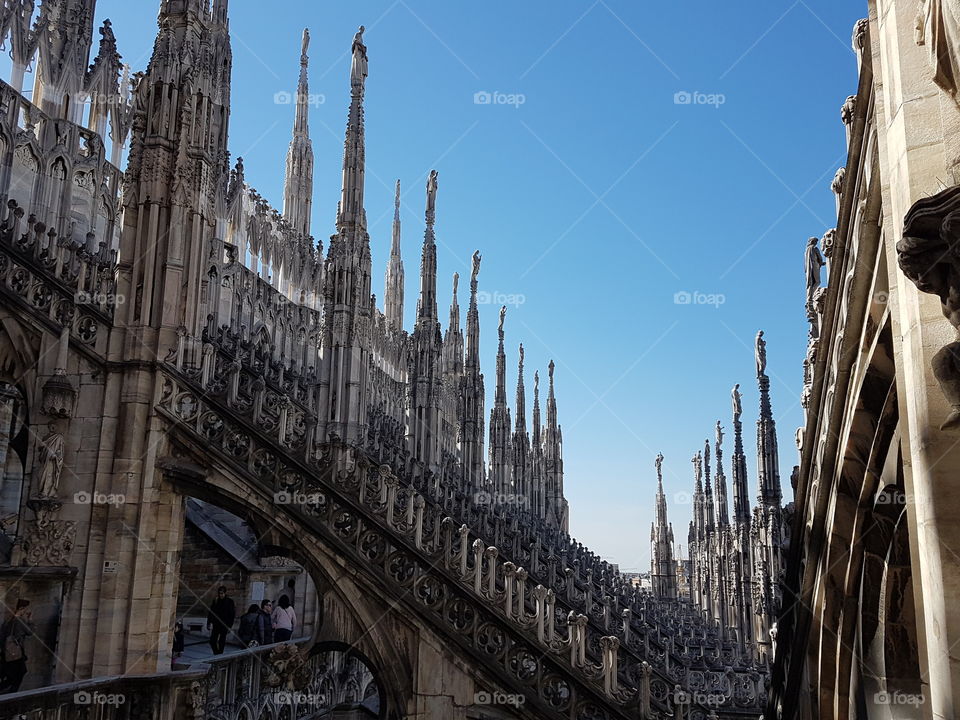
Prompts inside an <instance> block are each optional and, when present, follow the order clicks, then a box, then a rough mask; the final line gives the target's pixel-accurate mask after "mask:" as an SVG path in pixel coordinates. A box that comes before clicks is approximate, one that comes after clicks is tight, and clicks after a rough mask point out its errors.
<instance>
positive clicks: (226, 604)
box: [207, 585, 237, 655]
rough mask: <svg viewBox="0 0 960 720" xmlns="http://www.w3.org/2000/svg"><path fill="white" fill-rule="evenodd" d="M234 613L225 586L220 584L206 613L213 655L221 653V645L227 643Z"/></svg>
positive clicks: (231, 601)
mask: <svg viewBox="0 0 960 720" xmlns="http://www.w3.org/2000/svg"><path fill="white" fill-rule="evenodd" d="M236 614H237V611H236V608H235V606H234V604H233V600H232V599H230V598H228V597H227V588H226V587H224V586H223V585H221V586H220V587H219V588H218V589H217V599H216V600H214V601H213V605H211V606H210V612H209V613H207V630H209V631H210V647H211V648H213V654H214V655H220V654H221V653H223V647H224V645H226V644H227V633H228V632H230V628H232V627H233V621H234V619H235V618H236Z"/></svg>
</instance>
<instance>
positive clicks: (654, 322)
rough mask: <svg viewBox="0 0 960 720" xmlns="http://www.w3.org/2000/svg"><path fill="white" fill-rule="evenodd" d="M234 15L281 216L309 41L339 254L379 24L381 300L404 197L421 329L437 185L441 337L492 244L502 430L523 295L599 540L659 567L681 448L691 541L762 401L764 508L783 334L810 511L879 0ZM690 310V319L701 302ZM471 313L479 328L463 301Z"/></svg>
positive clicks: (248, 102)
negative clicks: (354, 55) (863, 22)
mask: <svg viewBox="0 0 960 720" xmlns="http://www.w3.org/2000/svg"><path fill="white" fill-rule="evenodd" d="M158 6H159V1H158V0H133V1H131V0H99V2H98V8H97V14H98V23H99V21H100V20H102V19H103V18H106V17H108V18H110V19H111V20H112V22H113V26H114V30H115V32H116V35H117V38H118V45H119V49H120V52H121V53H122V54H123V56H124V61H125V62H128V63H130V64H131V65H132V66H133V69H134V70H138V69H144V68H145V66H146V63H147V61H148V59H149V54H150V50H151V47H152V42H153V37H154V35H155V32H156V22H155V18H156V9H157V7H158ZM231 6H232V7H231V10H230V17H231V29H232V34H233V52H234V67H233V96H232V102H233V112H232V116H231V121H230V122H231V124H230V146H231V151H232V154H233V156H234V157H236V156H237V155H241V156H243V158H244V164H245V169H246V176H247V179H248V181H249V182H250V183H251V184H252V185H253V186H254V187H256V188H257V189H258V190H259V191H260V193H261V194H263V195H264V196H265V197H266V198H267V199H269V200H270V201H271V202H272V203H273V204H274V205H275V206H276V207H278V208H279V207H280V206H281V205H282V197H283V195H282V183H283V171H284V159H285V153H286V146H287V143H288V142H289V136H290V128H291V125H292V122H293V110H294V108H293V106H292V105H289V104H283V102H277V101H276V98H277V97H280V98H281V99H282V97H283V95H282V94H283V93H284V92H294V91H295V89H296V79H297V72H298V60H299V54H300V36H301V33H302V30H303V28H304V27H305V26H306V27H309V28H310V32H311V35H312V42H311V45H310V53H309V54H310V63H311V70H310V75H311V91H312V92H313V93H315V94H316V98H315V101H316V102H315V104H314V106H313V107H312V108H311V112H310V123H311V133H312V137H313V144H314V151H315V154H316V168H315V178H314V187H315V193H314V218H313V232H314V235H315V236H316V237H317V238H321V239H323V240H324V246H326V239H327V238H328V237H329V235H330V234H331V232H332V231H333V223H334V217H335V213H336V204H337V200H338V198H339V184H340V166H341V157H342V149H343V130H344V125H345V122H346V109H347V105H348V98H349V80H348V77H349V63H350V59H349V50H350V43H351V40H352V38H353V34H354V32H355V31H356V29H357V26H358V25H360V24H364V25H366V27H367V32H366V35H365V41H366V44H367V46H368V52H369V61H370V75H369V78H368V81H367V102H366V137H367V188H366V210H367V217H368V221H369V230H370V235H371V242H372V247H373V263H374V270H373V272H374V288H375V292H376V294H377V297H378V301H379V302H381V303H382V297H383V281H382V278H383V272H384V269H385V267H386V258H387V254H388V252H389V244H390V224H391V220H392V214H393V213H392V210H393V188H394V182H395V180H396V178H400V180H401V182H402V185H403V214H402V218H403V253H404V260H405V266H406V279H407V283H406V297H407V304H406V315H407V318H408V322H407V326H408V327H410V326H411V325H412V316H413V313H414V310H415V305H416V295H417V288H418V269H419V253H420V244H421V242H422V238H423V203H424V185H425V182H426V176H427V173H428V172H429V171H430V169H431V168H436V169H437V170H438V171H439V185H440V190H439V195H438V200H437V238H438V243H439V247H440V250H439V256H438V264H439V276H440V278H441V280H440V290H439V299H440V316H441V318H442V319H443V320H444V321H445V320H446V317H447V309H448V307H449V305H448V303H449V297H450V285H451V280H450V278H451V276H452V274H453V273H454V272H455V271H458V272H460V274H461V275H462V276H464V277H468V276H469V267H470V260H469V259H470V256H471V254H472V253H473V251H474V250H477V249H479V250H480V251H481V253H482V255H483V266H482V270H481V274H480V288H481V290H482V291H484V292H485V293H487V294H486V295H485V296H484V299H487V300H488V303H487V304H484V305H482V306H481V310H480V312H481V323H482V326H481V341H482V353H483V357H482V360H483V363H484V372H485V379H486V385H487V390H488V393H489V398H488V411H489V407H490V405H491V404H492V394H493V387H494V378H495V353H496V327H497V312H498V309H499V305H500V304H503V303H504V302H505V303H507V304H508V312H507V319H506V335H507V344H508V358H507V364H508V376H507V383H508V393H509V397H510V398H511V405H512V398H513V393H514V389H515V386H516V361H517V348H516V346H517V344H518V343H519V342H521V341H522V342H523V343H524V346H525V349H526V359H527V362H526V367H527V383H528V385H527V397H528V401H527V402H528V413H529V412H530V406H532V380H533V378H532V375H533V370H534V369H537V368H539V369H540V371H541V374H542V375H543V376H544V379H545V376H546V366H547V364H548V362H549V361H550V359H551V358H552V359H553V360H554V361H555V362H556V365H557V369H556V380H557V398H558V406H559V416H560V421H561V424H562V426H563V437H564V468H565V486H566V487H565V490H566V495H567V498H568V499H569V500H570V504H571V530H572V532H573V534H574V535H576V536H577V538H578V539H580V540H581V541H582V542H584V543H585V544H587V545H589V546H590V547H591V548H592V549H593V550H594V551H595V552H597V553H599V554H600V555H602V556H604V557H606V558H608V559H610V560H611V561H613V562H618V563H620V565H621V568H622V569H625V570H631V569H649V540H650V523H651V520H652V518H653V499H654V492H655V489H656V474H655V470H654V457H655V455H656V454H657V452H658V451H659V452H662V453H663V454H664V456H665V457H666V460H665V463H664V475H665V478H664V481H665V487H666V489H667V495H668V504H669V511H670V516H671V520H672V521H673V525H674V531H675V534H676V539H677V541H678V543H679V544H682V545H683V546H684V548H685V546H686V537H687V523H688V521H689V519H690V505H689V492H690V490H691V489H692V482H693V481H692V465H691V463H690V458H691V457H692V455H693V454H694V453H695V452H696V451H697V450H698V449H701V448H702V447H703V441H704V439H705V438H707V437H710V438H711V442H712V439H713V426H714V423H715V422H716V420H717V419H718V418H719V419H720V420H721V421H722V422H723V424H724V426H725V427H726V429H727V438H728V439H727V442H726V443H725V451H726V452H725V462H726V473H727V476H728V478H729V476H730V466H729V458H730V451H731V449H732V422H731V420H730V389H731V387H732V386H733V384H734V383H736V382H739V383H741V384H742V386H743V392H744V411H745V412H744V418H743V420H744V426H745V427H744V430H745V432H744V434H745V438H744V439H745V443H746V446H747V451H748V470H749V479H750V494H751V501H753V499H754V497H755V495H756V485H755V483H756V459H755V455H754V447H755V436H756V431H755V422H756V414H757V401H758V398H757V389H756V380H755V377H754V360H753V338H754V336H755V334H756V332H757V330H758V329H760V328H762V329H764V330H765V331H766V338H767V341H768V355H769V368H768V372H769V374H770V376H771V379H772V390H773V405H774V412H775V414H776V418H777V423H778V430H779V435H780V460H781V479H782V483H783V485H784V488H785V492H786V493H787V494H788V496H789V477H790V471H791V468H792V467H793V465H794V464H795V463H796V461H797V460H796V458H797V453H796V446H795V444H794V434H795V430H796V428H797V427H798V426H799V425H800V423H801V422H802V412H801V408H800V403H799V394H800V389H801V379H802V376H801V371H802V368H801V363H802V360H803V356H804V352H805V346H806V322H805V319H804V311H803V300H804V277H803V249H804V244H805V241H806V239H807V238H808V237H809V236H811V235H817V236H820V235H822V234H823V232H824V231H825V230H826V229H828V228H830V227H832V226H833V225H835V217H836V213H835V206H834V198H833V195H832V193H831V192H830V189H829V184H830V181H831V180H832V178H833V176H834V173H835V171H836V170H837V168H838V167H840V165H842V164H843V162H844V157H845V142H844V132H843V126H842V124H841V122H840V114H839V111H840V106H841V104H842V102H843V100H844V98H845V97H846V96H847V95H849V94H852V93H854V92H855V91H856V63H855V57H854V55H853V52H852V51H851V47H850V34H851V29H852V27H853V24H854V22H855V21H856V20H857V19H858V18H860V17H861V16H863V15H865V14H866V9H867V8H866V3H865V2H836V0H797V1H796V2H793V3H792V4H791V3H790V2H789V0H786V1H784V2H776V3H771V2H763V1H761V0H739V1H738V2H736V3H717V2H715V1H714V0H709V1H708V0H690V1H689V2H684V3H676V2H658V3H650V2H642V3H641V2H631V1H629V0H596V2H591V0H584V1H583V2H566V1H561V2H556V1H552V2H548V1H547V0H530V1H528V2H503V1H502V0H492V1H491V2H484V3H462V2H448V1H440V0H364V1H362V2H361V1H359V0H351V1H350V2H329V1H318V0H285V1H284V2H275V3H261V2H252V1H251V0H232V2H231ZM27 87H30V85H29V84H28V85H27ZM278 93H280V94H281V95H280V96H278V95H277V94H278ZM478 93H480V95H478ZM484 93H486V94H484ZM487 99H489V100H490V102H487V103H484V102H482V101H483V100H487ZM478 100H479V101H480V102H478ZM685 101H689V102H685ZM462 285H463V288H464V289H466V286H467V283H466V282H464V283H463V284H462ZM678 293H689V294H690V295H689V296H683V295H681V296H679V297H680V298H681V299H684V298H686V297H690V298H691V300H692V302H690V303H688V304H682V303H678V302H676V300H677V297H678V296H677V294H678ZM697 293H699V294H697ZM460 302H461V306H462V307H463V308H464V311H465V308H466V297H465V296H464V295H463V294H461V298H460ZM444 324H445V323H444ZM543 386H544V387H543V389H544V390H545V388H546V382H544V383H543ZM528 424H529V418H528Z"/></svg>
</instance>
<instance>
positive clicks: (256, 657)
mask: <svg viewBox="0 0 960 720" xmlns="http://www.w3.org/2000/svg"><path fill="white" fill-rule="evenodd" d="M308 642H309V641H308V640H307V639H299V640H295V641H294V642H293V643H290V645H291V646H293V647H296V648H299V650H300V653H299V662H295V663H293V664H292V666H291V667H289V668H287V669H286V671H285V673H283V674H281V673H278V666H277V665H276V663H275V660H276V659H277V658H278V655H277V653H278V651H279V652H283V653H284V656H285V658H284V659H286V656H288V655H290V654H292V653H289V652H286V651H287V650H288V647H287V644H285V643H276V644H273V645H264V646H262V647H257V648H252V649H249V650H240V651H237V652H233V653H226V654H223V655H218V656H216V657H212V658H209V659H206V660H205V661H204V662H202V663H197V664H195V665H193V666H191V667H189V668H188V669H185V670H173V671H170V672H164V673H155V674H151V675H116V676H111V677H103V678H93V679H91V680H82V681H78V682H72V683H64V684H61V685H54V686H52V687H47V688H38V689H36V690H27V691H24V692H18V693H13V694H9V695H0V717H4V718H17V719H18V720H88V719H89V718H92V717H96V718H97V719H98V720H174V718H177V719H189V720H208V719H209V718H217V720H237V719H238V718H242V717H255V718H256V717H262V713H263V711H264V710H268V712H269V716H270V717H278V716H279V710H280V708H281V707H282V706H290V711H291V712H292V713H293V714H292V715H291V717H296V718H301V719H304V718H312V717H319V716H322V715H323V714H325V713H326V712H328V711H329V709H330V707H331V705H330V704H327V703H326V702H325V700H326V699H327V695H329V692H328V691H327V690H326V689H325V685H324V683H325V681H326V679H327V678H326V675H325V668H324V663H323V658H322V657H321V656H314V657H307V655H306V652H305V650H306V647H307V644H308ZM334 700H335V698H334Z"/></svg>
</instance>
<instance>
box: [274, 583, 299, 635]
mask: <svg viewBox="0 0 960 720" xmlns="http://www.w3.org/2000/svg"><path fill="white" fill-rule="evenodd" d="M272 617H273V640H274V642H286V641H287V640H289V639H290V637H291V636H292V635H293V627H294V625H296V624H297V613H296V612H294V610H293V608H292V607H290V598H289V597H287V596H286V595H281V596H280V599H279V600H277V609H276V610H274V611H273V616H272Z"/></svg>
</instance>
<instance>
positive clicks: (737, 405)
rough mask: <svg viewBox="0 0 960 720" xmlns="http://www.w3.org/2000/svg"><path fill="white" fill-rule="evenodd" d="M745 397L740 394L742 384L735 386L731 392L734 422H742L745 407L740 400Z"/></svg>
mask: <svg viewBox="0 0 960 720" xmlns="http://www.w3.org/2000/svg"><path fill="white" fill-rule="evenodd" d="M742 397H743V396H742V395H741V394H740V383H737V384H736V385H734V386H733V390H731V391H730V399H731V400H732V401H733V421H734V422H735V423H736V422H740V415H741V414H742V413H743V405H742V404H741V402H740V399H741V398H742Z"/></svg>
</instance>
